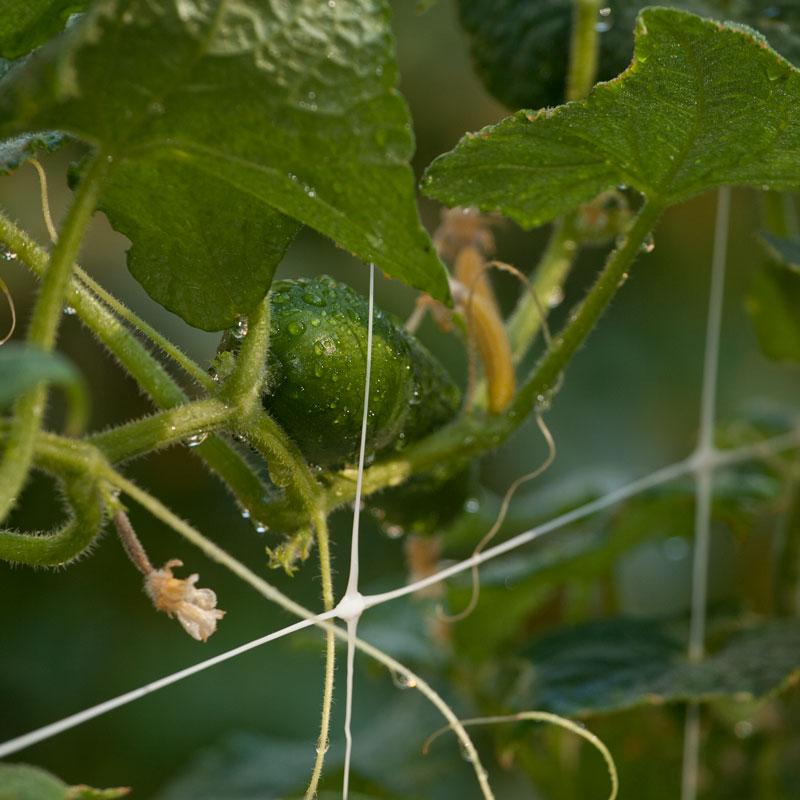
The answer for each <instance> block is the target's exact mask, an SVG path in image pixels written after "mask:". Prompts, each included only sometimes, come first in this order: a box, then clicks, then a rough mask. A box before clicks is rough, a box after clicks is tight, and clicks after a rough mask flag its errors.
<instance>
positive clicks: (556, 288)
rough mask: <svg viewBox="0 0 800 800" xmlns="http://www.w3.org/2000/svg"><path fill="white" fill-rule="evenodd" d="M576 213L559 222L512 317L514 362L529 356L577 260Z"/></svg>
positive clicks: (509, 334) (510, 321) (509, 332)
mask: <svg viewBox="0 0 800 800" xmlns="http://www.w3.org/2000/svg"><path fill="white" fill-rule="evenodd" d="M574 234H575V232H574V222H573V216H572V215H569V216H567V217H565V218H563V219H560V220H558V221H556V222H555V223H554V225H553V230H552V233H551V234H550V240H549V241H548V243H547V247H546V248H545V251H544V253H543V254H542V257H541V259H540V261H539V263H538V264H537V266H536V270H535V271H534V273H533V276H532V277H531V289H532V291H533V294H532V293H531V292H528V291H526V292H523V294H522V295H521V296H520V299H519V303H517V307H516V308H515V309H514V313H513V314H512V315H511V317H510V318H509V320H508V337H509V339H510V341H511V353H512V356H513V358H514V363H515V364H518V363H519V362H520V361H522V359H523V358H524V357H525V354H526V353H527V352H528V350H529V349H530V347H531V345H532V344H533V342H534V341H535V339H536V337H537V335H538V334H539V331H541V329H542V326H543V324H544V320H543V319H542V313H541V312H542V310H544V313H545V314H546V313H547V311H548V309H549V308H550V307H551V306H552V305H555V302H554V298H557V297H558V296H559V295H560V294H561V292H562V289H563V286H564V282H565V281H566V279H567V276H568V275H569V273H570V270H571V269H572V265H573V263H574V262H575V256H576V254H577V252H578V243H577V242H576V240H575V238H574Z"/></svg>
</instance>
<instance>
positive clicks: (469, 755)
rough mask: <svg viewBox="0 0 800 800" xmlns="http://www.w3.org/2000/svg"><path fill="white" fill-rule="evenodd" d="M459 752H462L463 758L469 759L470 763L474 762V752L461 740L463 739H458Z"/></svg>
mask: <svg viewBox="0 0 800 800" xmlns="http://www.w3.org/2000/svg"><path fill="white" fill-rule="evenodd" d="M458 752H459V753H461V758H463V759H464V761H469V763H470V764H471V763H472V761H473V756H472V753H470V752H469V750H467V746H466V745H465V744H464V742H462V741H461V739H459V740H458Z"/></svg>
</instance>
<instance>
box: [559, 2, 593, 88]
mask: <svg viewBox="0 0 800 800" xmlns="http://www.w3.org/2000/svg"><path fill="white" fill-rule="evenodd" d="M599 12H600V0H575V2H574V4H573V22H572V38H571V40H570V49H569V52H570V63H569V73H568V75H567V100H581V99H583V98H584V97H586V95H587V94H589V90H590V89H591V88H592V86H593V85H594V80H595V76H596V75H597V57H598V39H599V37H598V33H599V31H598V29H597V15H598V13H599Z"/></svg>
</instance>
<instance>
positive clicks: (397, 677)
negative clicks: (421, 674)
mask: <svg viewBox="0 0 800 800" xmlns="http://www.w3.org/2000/svg"><path fill="white" fill-rule="evenodd" d="M390 673H391V676H392V683H393V684H394V685H395V686H396V687H397V688H398V689H413V688H415V687H416V685H417V681H416V679H415V678H412V677H411V676H410V675H405V674H403V673H402V672H397V671H395V670H390Z"/></svg>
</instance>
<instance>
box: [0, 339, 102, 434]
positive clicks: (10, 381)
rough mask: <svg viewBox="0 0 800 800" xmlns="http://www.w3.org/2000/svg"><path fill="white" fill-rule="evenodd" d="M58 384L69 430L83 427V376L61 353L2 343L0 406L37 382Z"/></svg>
mask: <svg viewBox="0 0 800 800" xmlns="http://www.w3.org/2000/svg"><path fill="white" fill-rule="evenodd" d="M43 382H47V383H53V384H57V385H59V386H62V387H63V388H64V390H65V392H66V394H67V400H68V401H69V408H70V413H69V419H68V422H67V428H68V429H69V430H70V432H73V433H75V432H78V431H80V430H82V429H83V427H84V425H85V422H86V417H87V411H88V395H87V392H86V385H85V384H84V382H83V377H82V376H81V374H80V373H79V372H78V370H77V369H76V368H75V367H74V366H73V364H72V362H70V361H67V359H66V358H64V356H62V355H60V354H58V353H46V352H44V351H43V350H37V349H36V348H33V347H29V346H27V345H18V344H6V345H3V346H2V347H0V409H5V408H8V407H9V406H10V405H11V404H12V403H13V401H14V400H15V399H16V398H17V397H19V396H20V395H21V394H23V393H24V392H27V391H28V390H29V389H32V388H33V387H34V386H36V385H37V384H39V383H43Z"/></svg>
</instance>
